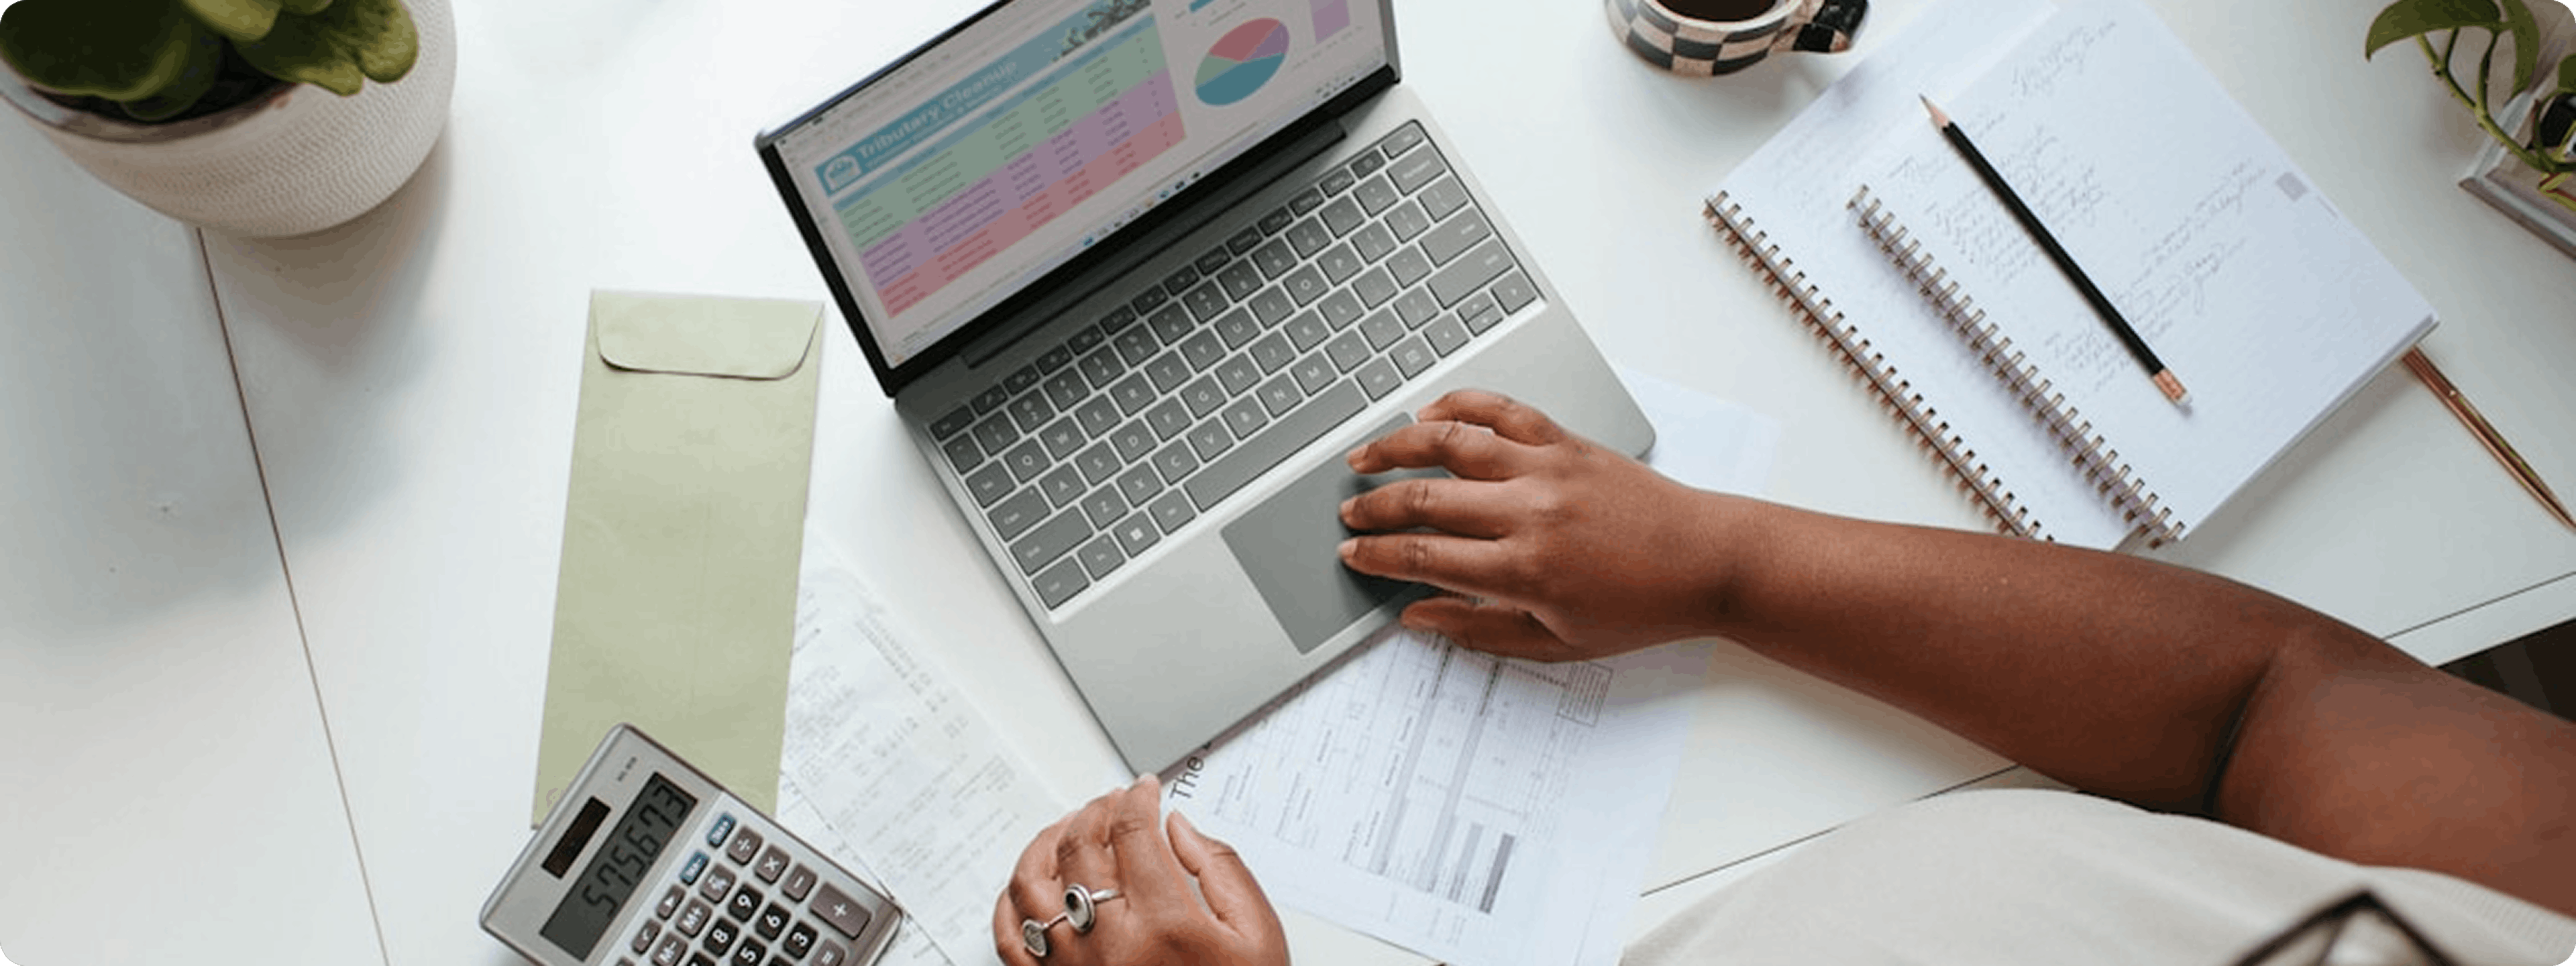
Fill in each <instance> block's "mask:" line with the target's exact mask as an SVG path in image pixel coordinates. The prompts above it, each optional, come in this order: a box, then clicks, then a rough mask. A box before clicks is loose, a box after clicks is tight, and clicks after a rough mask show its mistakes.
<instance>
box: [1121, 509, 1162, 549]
mask: <svg viewBox="0 0 2576 966" xmlns="http://www.w3.org/2000/svg"><path fill="white" fill-rule="evenodd" d="M1110 532H1112V533H1115V534H1117V535H1118V546H1119V547H1121V548H1123V549H1125V550H1126V551H1127V555H1128V556H1130V557H1133V556H1135V555H1137V554H1140V553H1144V552H1145V548H1147V547H1151V546H1153V545H1154V544H1155V542H1156V541H1159V540H1161V539H1162V538H1163V535H1162V533H1161V532H1159V531H1156V530H1155V529H1154V521H1153V520H1151V519H1148V518H1146V516H1145V515H1144V514H1142V513H1137V514H1132V515H1130V516H1128V517H1127V519H1126V520H1124V521H1121V522H1120V523H1119V524H1118V529H1116V530H1113V531H1110Z"/></svg>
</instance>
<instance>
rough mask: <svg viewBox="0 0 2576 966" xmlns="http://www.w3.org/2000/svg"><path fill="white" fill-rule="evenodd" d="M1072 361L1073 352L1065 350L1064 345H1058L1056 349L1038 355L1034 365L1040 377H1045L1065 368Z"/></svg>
mask: <svg viewBox="0 0 2576 966" xmlns="http://www.w3.org/2000/svg"><path fill="white" fill-rule="evenodd" d="M1072 361H1073V350H1071V349H1068V348H1065V347H1064V345H1063V343H1057V344H1056V346H1055V348H1052V349H1048V350H1047V351H1045V352H1041V353H1038V358H1037V362H1035V363H1034V365H1036V366H1037V367H1038V375H1041V376H1043V375H1046V374H1047V373H1051V372H1054V371H1056V370H1058V369H1062V368H1064V364H1065V363H1068V362H1072Z"/></svg>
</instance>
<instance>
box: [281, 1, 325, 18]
mask: <svg viewBox="0 0 2576 966" xmlns="http://www.w3.org/2000/svg"><path fill="white" fill-rule="evenodd" d="M281 2H282V3H284V4H285V5H286V12H288V13H291V14H294V15H296V16H299V17H310V16H312V15H314V14H317V13H321V12H322V11H324V10H328V9H330V7H331V0H281Z"/></svg>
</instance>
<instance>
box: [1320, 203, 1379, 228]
mask: <svg viewBox="0 0 2576 966" xmlns="http://www.w3.org/2000/svg"><path fill="white" fill-rule="evenodd" d="M1315 217H1317V218H1320V219H1323V221H1324V227H1326V228H1330V229H1332V230H1333V234H1335V235H1347V234H1350V233H1351V231H1352V230H1353V229H1356V228H1358V227H1359V226H1361V225H1364V224H1367V223H1368V213H1367V212H1364V211H1361V210H1360V203H1359V202H1356V201H1352V200H1351V199H1349V198H1335V199H1333V203H1332V204H1329V205H1325V206H1324V210H1322V211H1319V212H1316V213H1315Z"/></svg>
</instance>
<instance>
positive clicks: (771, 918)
mask: <svg viewBox="0 0 2576 966" xmlns="http://www.w3.org/2000/svg"><path fill="white" fill-rule="evenodd" d="M751 931H753V932H756V933H759V934H760V938H762V939H776V938H778V934H779V933H782V932H786V931H787V910H785V909H781V908H779V906H778V904H777V903H775V902H773V903H770V904H769V908H767V909H763V910H760V918H759V919H755V920H753V921H752V923H751Z"/></svg>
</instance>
